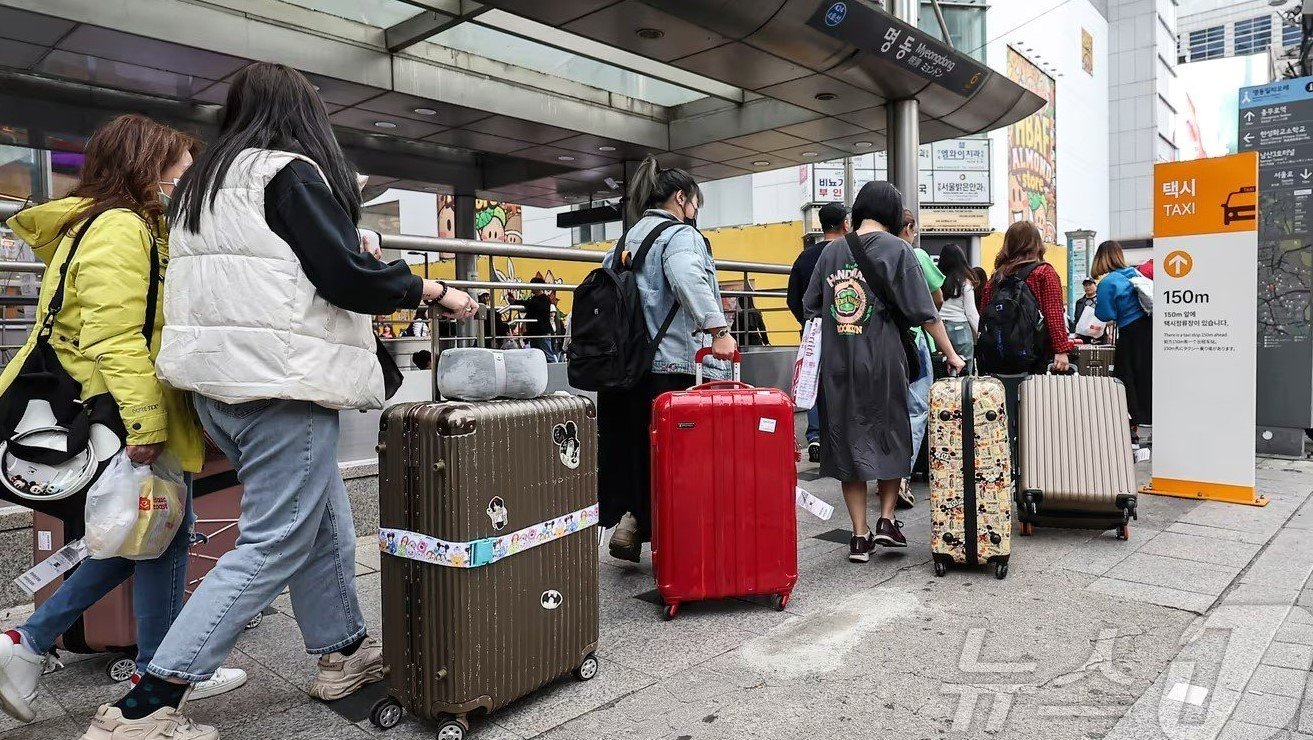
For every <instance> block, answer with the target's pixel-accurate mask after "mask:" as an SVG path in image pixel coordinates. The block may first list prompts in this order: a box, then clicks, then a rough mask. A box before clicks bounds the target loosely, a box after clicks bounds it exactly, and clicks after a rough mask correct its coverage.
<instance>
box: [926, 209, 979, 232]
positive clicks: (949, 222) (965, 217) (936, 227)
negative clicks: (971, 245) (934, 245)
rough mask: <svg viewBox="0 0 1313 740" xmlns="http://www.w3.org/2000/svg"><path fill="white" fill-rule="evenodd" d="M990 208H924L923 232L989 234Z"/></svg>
mask: <svg viewBox="0 0 1313 740" xmlns="http://www.w3.org/2000/svg"><path fill="white" fill-rule="evenodd" d="M991 231H993V229H992V228H990V225H989V209H988V208H922V209H921V232H922V233H925V234H988V233H990V232H991Z"/></svg>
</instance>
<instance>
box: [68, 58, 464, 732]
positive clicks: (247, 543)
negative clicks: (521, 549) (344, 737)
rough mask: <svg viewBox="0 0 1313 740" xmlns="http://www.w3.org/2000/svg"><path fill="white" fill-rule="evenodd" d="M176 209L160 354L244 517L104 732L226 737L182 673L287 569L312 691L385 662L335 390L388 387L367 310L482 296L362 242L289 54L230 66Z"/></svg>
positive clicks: (356, 212)
mask: <svg viewBox="0 0 1313 740" xmlns="http://www.w3.org/2000/svg"><path fill="white" fill-rule="evenodd" d="M170 217H171V218H172V219H173V223H174V227H173V229H172V231H171V232H170V235H169V248H170V252H171V253H172V254H171V260H170V264H169V275H168V280H167V281H165V284H164V293H165V314H166V319H167V323H166V326H165V329H164V335H163V339H162V341H161V343H160V355H159V359H158V361H157V363H156V364H157V372H158V374H159V376H160V378H161V379H162V380H164V381H165V382H166V383H168V384H169V385H170V386H172V387H174V388H178V389H180V390H186V391H191V392H192V401H193V403H194V404H195V407H196V411H197V414H198V415H199V417H200V419H201V423H202V424H203V425H204V426H205V430H206V432H207V433H208V434H209V436H210V438H211V439H212V440H213V441H214V442H215V444H216V445H217V446H218V447H219V448H220V449H221V450H223V452H224V454H225V455H227V457H228V459H230V460H232V461H233V462H234V463H235V464H236V466H237V474H238V476H239V477H240V478H241V481H242V483H243V485H244V486H245V492H244V494H243V496H242V512H241V517H240V520H239V522H238V528H239V529H240V530H241V537H240V538H238V540H237V545H236V547H235V548H234V549H233V550H232V551H231V552H229V553H227V554H225V555H224V556H223V557H222V558H220V559H219V561H218V562H217V563H216V564H215V566H214V569H213V570H211V571H210V572H209V574H208V575H207V576H206V577H205V579H204V580H203V581H202V582H201V584H200V586H199V587H198V588H197V589H196V591H195V592H193V593H192V595H191V598H190V599H189V600H188V601H187V603H186V605H185V606H184V607H183V609H182V613H181V614H180V615H179V616H178V619H177V620H176V621H175V622H174V624H173V627H172V628H171V629H170V630H169V633H168V635H167V636H166V637H165V638H164V642H163V643H161V645H160V647H159V650H157V651H156V653H155V657H154V659H153V660H152V661H151V663H150V665H149V666H147V668H146V670H147V674H148V675H146V676H145V677H144V678H143V679H142V680H141V682H140V683H139V684H137V686H136V687H135V688H133V689H132V691H131V692H129V693H128V695H127V696H125V697H124V698H123V699H122V700H120V701H119V702H118V703H116V704H114V705H112V706H111V705H105V706H102V707H101V708H100V710H99V711H98V712H97V714H96V717H95V719H94V720H93V722H92V727H91V730H89V732H88V735H87V737H89V738H92V739H93V740H100V739H101V738H104V739H106V740H108V739H109V738H127V737H131V738H133V740H163V738H166V737H167V738H171V739H172V740H214V738H217V737H218V733H217V731H215V730H214V728H210V727H204V726H202V725H197V724H194V723H193V722H191V721H190V720H189V719H188V718H187V717H186V716H185V715H183V714H182V713H181V708H182V706H183V704H184V701H185V699H186V697H187V694H188V692H189V685H190V684H194V683H196V682H199V681H203V680H205V679H207V678H209V677H210V676H212V675H213V674H214V672H215V670H216V669H217V668H218V667H219V664H220V662H221V661H222V660H223V659H224V658H225V657H226V656H227V655H228V654H229V653H230V652H231V651H232V648H233V646H234V644H236V642H237V639H238V637H239V636H240V635H241V634H242V631H243V629H244V628H245V626H246V624H247V623H248V622H250V620H251V619H252V618H254V617H255V616H256V615H258V614H259V613H260V611H261V610H262V609H264V608H265V607H266V606H268V605H269V603H270V602H272V601H273V600H274V598H275V597H277V596H278V594H280V593H281V592H282V591H283V589H284V588H287V589H289V591H290V596H291V600H292V607H293V611H294V612H295V615H296V622H297V626H298V627H299V628H300V631H301V635H302V637H303V639H304V642H305V646H306V650H307V652H309V653H311V654H313V655H315V656H318V671H317V673H316V675H315V678H314V680H313V681H312V682H311V684H310V686H309V687H308V691H309V693H310V694H311V695H312V696H314V697H317V698H319V699H322V700H325V701H327V700H332V699H340V698H342V697H344V696H346V695H348V694H351V693H353V692H354V691H356V690H357V689H359V688H360V687H361V686H363V685H365V684H367V683H372V682H375V681H380V680H382V678H383V675H384V665H383V651H382V646H381V645H380V644H379V643H378V641H377V640H375V639H373V638H370V637H369V636H368V635H367V632H366V627H365V620H364V616H363V615H362V614H361V611H360V605H359V600H358V598H357V595H356V588H355V569H356V565H355V539H356V531H355V526H354V523H353V522H352V519H351V506H350V501H349V500H348V498H347V492H346V486H345V485H344V484H343V482H342V474H341V471H340V470H339V469H338V466H337V446H338V425H339V410H340V409H352V408H355V409H369V408H381V407H382V405H383V401H384V398H385V395H386V387H385V381H384V374H383V369H382V367H383V366H382V362H381V361H380V359H379V355H378V352H379V351H380V349H381V347H380V346H379V344H378V342H377V340H376V339H375V337H374V336H373V335H372V334H371V332H370V316H371V315H380V314H381V315H390V314H393V313H395V312H396V311H397V310H399V309H407V310H413V309H414V308H416V307H418V305H419V303H420V301H421V300H429V301H433V302H436V303H437V304H439V305H441V306H442V307H443V309H444V310H445V311H449V312H454V314H455V315H457V316H459V317H460V318H468V317H469V316H472V315H473V314H474V313H475V303H474V301H473V299H472V298H470V297H469V296H468V295H466V294H464V293H462V292H460V291H458V290H454V289H451V288H448V287H447V286H446V285H444V284H443V283H441V282H437V281H432V280H423V279H421V278H420V277H419V276H417V275H415V274H413V273H412V272H411V270H410V266H409V265H407V264H406V263H405V261H404V260H398V261H396V262H392V263H383V262H380V261H379V260H378V259H377V258H376V257H374V256H373V255H371V254H368V253H366V252H364V251H363V250H362V244H361V236H360V234H359V232H358V231H357V228H356V224H357V223H358V221H359V218H360V190H359V185H358V181H357V179H356V173H355V172H354V170H353V169H352V168H351V167H350V165H349V164H348V162H347V160H346V158H345V156H343V154H342V149H341V147H340V146H339V145H338V142H337V140H336V139H335V138H334V136H333V130H332V126H331V124H330V123H329V120H328V112H327V111H326V110H325V108H324V103H323V101H322V100H321V99H320V97H319V94H318V93H317V92H316V90H315V86H314V85H313V84H311V83H310V81H309V80H307V79H306V78H305V76H304V75H302V74H301V73H300V72H297V71H296V70H294V69H292V68H290V67H287V66H284V65H281V64H271V63H265V62H260V63H256V64H252V65H249V66H247V67H245V68H244V69H242V70H241V71H240V72H238V73H237V74H236V75H234V77H233V79H232V80H231V86H230V88H229V90H228V97H227V102H226V105H225V107H224V111H223V117H222V121H221V123H220V126H219V136H218V139H217V140H216V141H215V143H214V144H213V145H212V146H210V147H209V148H208V149H207V150H206V151H205V152H204V153H203V154H201V156H200V157H198V158H197V160H196V163H195V165H194V166H193V167H192V168H191V169H190V170H188V172H187V174H186V175H184V176H183V178H182V181H181V182H180V183H179V185H178V191H177V194H176V197H175V198H174V200H173V203H172V207H171V209H170ZM144 723H153V724H144Z"/></svg>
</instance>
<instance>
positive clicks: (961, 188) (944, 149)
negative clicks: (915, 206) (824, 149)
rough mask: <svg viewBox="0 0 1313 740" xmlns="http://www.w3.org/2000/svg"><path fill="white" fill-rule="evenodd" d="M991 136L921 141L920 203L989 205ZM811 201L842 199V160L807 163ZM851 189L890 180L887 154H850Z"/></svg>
mask: <svg viewBox="0 0 1313 740" xmlns="http://www.w3.org/2000/svg"><path fill="white" fill-rule="evenodd" d="M991 152H992V149H991V146H990V140H989V139H950V140H948V141H940V142H936V143H934V144H922V145H921V147H920V149H919V156H918V157H917V164H918V167H919V168H920V169H919V174H920V177H919V178H918V181H919V183H920V189H921V192H920V202H921V204H922V205H954V206H958V205H967V206H987V205H991V204H992V203H993V200H994V198H993V188H992V182H991V178H990V176H989V166H990V159H991ZM811 172H812V174H811V180H812V182H811V199H812V202H814V203H817V202H819V203H824V202H828V201H838V200H843V194H844V190H845V183H844V182H843V161H842V160H834V161H831V162H823V163H820V164H815V165H811ZM853 177H854V178H855V180H856V182H854V183H853V186H852V188H853V189H852V191H853V193H854V194H855V193H857V192H858V191H859V190H861V189H862V186H863V185H865V184H866V183H868V182H871V181H873V180H887V179H888V178H889V158H888V154H887V153H886V152H875V153H873V154H865V155H861V156H859V157H854V158H853Z"/></svg>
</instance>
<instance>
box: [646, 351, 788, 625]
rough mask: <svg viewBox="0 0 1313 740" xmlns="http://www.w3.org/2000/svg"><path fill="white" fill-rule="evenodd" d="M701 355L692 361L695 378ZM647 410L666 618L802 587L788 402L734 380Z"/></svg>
mask: <svg viewBox="0 0 1313 740" xmlns="http://www.w3.org/2000/svg"><path fill="white" fill-rule="evenodd" d="M708 353H709V350H706V349H703V350H700V351H699V352H698V354H697V359H696V364H697V365H698V367H699V372H698V375H699V381H700V380H701V377H700V376H701V370H700V368H701V365H702V359H703V358H704V357H705V356H706V355H707V354H708ZM734 368H735V372H734V376H735V380H734V381H726V382H713V383H706V384H702V383H699V384H698V385H697V386H695V387H693V388H690V389H689V390H687V391H675V392H672V393H665V394H662V395H661V396H660V397H659V398H657V400H656V403H655V404H654V406H653V409H652V428H651V435H652V565H653V569H654V570H655V571H656V580H657V590H658V591H659V592H660V593H661V598H662V599H664V600H665V603H666V611H665V615H666V618H667V619H671V618H673V617H674V616H675V613H676V612H677V611H678V610H679V605H680V604H683V603H684V602H688V601H701V600H704V599H719V598H727V597H734V596H774V597H775V607H776V608H777V609H783V608H784V607H785V606H786V605H787V604H788V603H789V595H790V594H791V593H792V591H793V586H794V584H795V583H797V581H798V520H797V515H796V513H795V512H794V506H795V498H796V493H795V491H796V489H797V485H798V471H797V467H796V466H795V463H796V461H797V446H796V442H795V436H794V434H795V432H794V428H793V401H792V400H791V399H790V398H789V396H788V395H786V394H785V393H784V392H783V391H780V390H777V389H774V388H754V387H752V386H750V385H748V384H746V383H741V382H739V381H738V380H737V378H738V356H737V355H736V356H735V363H734Z"/></svg>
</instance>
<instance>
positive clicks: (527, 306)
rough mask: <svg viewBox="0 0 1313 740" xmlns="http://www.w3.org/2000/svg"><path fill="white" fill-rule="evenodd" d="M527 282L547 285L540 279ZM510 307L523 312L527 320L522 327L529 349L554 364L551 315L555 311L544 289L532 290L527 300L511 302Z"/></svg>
mask: <svg viewBox="0 0 1313 740" xmlns="http://www.w3.org/2000/svg"><path fill="white" fill-rule="evenodd" d="M529 282H530V283H533V284H535V285H544V286H545V285H546V284H547V281H546V280H544V279H543V278H541V277H534V278H533V279H532V280H530V281H529ZM510 305H512V306H515V307H517V308H519V309H521V310H522V311H524V318H526V319H528V320H529V323H528V324H525V325H524V326H525V327H526V328H525V330H524V333H525V335H526V336H528V337H529V347H530V348H531V349H536V350H539V351H541V352H542V353H543V354H544V355H547V361H548V362H556V347H555V337H556V330H555V328H554V326H553V322H552V314H553V313H555V312H556V309H555V307H554V306H552V297H551V296H549V295H547V290H546V288H534V289H533V290H532V291H531V294H530V296H529V297H528V298H521V299H518V300H514V301H511V304H510Z"/></svg>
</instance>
